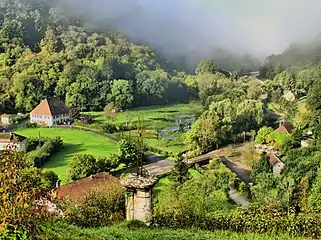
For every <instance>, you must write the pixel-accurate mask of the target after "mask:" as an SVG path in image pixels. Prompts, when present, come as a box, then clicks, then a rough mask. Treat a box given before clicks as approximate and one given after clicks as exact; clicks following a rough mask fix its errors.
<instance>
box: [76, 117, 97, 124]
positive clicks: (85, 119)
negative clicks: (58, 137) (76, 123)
mask: <svg viewBox="0 0 321 240" xmlns="http://www.w3.org/2000/svg"><path fill="white" fill-rule="evenodd" d="M79 119H80V121H81V122H82V123H85V124H91V123H93V122H94V119H93V117H92V116H89V115H81V116H80V118H79Z"/></svg>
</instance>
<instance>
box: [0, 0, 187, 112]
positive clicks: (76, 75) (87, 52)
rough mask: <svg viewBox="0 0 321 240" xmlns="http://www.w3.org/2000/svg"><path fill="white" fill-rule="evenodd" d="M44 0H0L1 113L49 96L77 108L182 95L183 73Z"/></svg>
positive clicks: (149, 101)
mask: <svg viewBox="0 0 321 240" xmlns="http://www.w3.org/2000/svg"><path fill="white" fill-rule="evenodd" d="M48 2H49V1H22V0H15V1H1V9H0V16H1V31H0V32H1V33H0V39H1V40H0V41H1V42H0V53H1V54H0V59H1V60H0V62H1V63H0V64H1V73H0V76H1V78H0V79H1V80H0V99H1V101H0V112H4V111H5V112H12V111H15V110H16V111H23V112H26V111H30V110H31V109H32V108H33V107H35V106H36V105H37V104H38V103H39V101H40V100H41V99H42V98H44V97H50V96H56V97H58V98H60V99H62V100H64V101H66V103H67V104H68V105H69V106H71V107H79V108H81V109H82V110H98V109H99V110H101V109H103V108H104V106H105V105H107V103H108V102H111V101H112V102H114V103H115V105H116V106H117V107H119V108H128V107H132V106H137V105H146V104H164V103H171V102H179V101H186V100H188V88H187V87H186V85H185V84H184V81H183V80H184V75H185V74H184V73H183V72H179V71H177V70H175V68H174V67H173V66H172V65H171V64H169V63H167V62H166V61H165V60H164V59H163V58H162V57H161V56H159V55H158V54H157V53H156V52H155V51H153V50H152V49H150V48H149V47H146V46H142V45H134V44H132V43H130V42H128V41H127V40H126V39H125V38H124V37H122V36H121V35H119V34H115V33H113V32H109V33H108V32H107V33H105V32H104V33H103V32H97V31H94V30H93V28H90V27H88V26H87V27H86V26H85V25H86V24H85V23H80V22H79V21H73V20H72V19H68V18H67V17H64V15H61V14H60V13H59V12H58V10H57V9H56V8H50V7H49V5H48ZM51 4H52V3H51ZM172 93H175V94H172Z"/></svg>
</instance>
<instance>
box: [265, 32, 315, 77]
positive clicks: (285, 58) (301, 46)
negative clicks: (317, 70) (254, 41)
mask: <svg viewBox="0 0 321 240" xmlns="http://www.w3.org/2000/svg"><path fill="white" fill-rule="evenodd" d="M320 60H321V37H320V36H319V37H318V38H316V39H313V40H310V41H309V42H305V43H293V44H291V45H290V46H289V47H288V48H287V49H286V50H285V51H284V52H283V53H281V54H276V55H275V54H274V55H271V56H269V57H267V58H266V60H265V63H264V65H263V66H262V67H261V69H260V74H261V76H262V77H264V78H269V79H271V78H274V77H275V76H276V74H278V73H280V72H282V71H284V70H286V69H288V68H291V69H296V68H302V67H304V66H313V65H316V64H318V63H319V62H320Z"/></svg>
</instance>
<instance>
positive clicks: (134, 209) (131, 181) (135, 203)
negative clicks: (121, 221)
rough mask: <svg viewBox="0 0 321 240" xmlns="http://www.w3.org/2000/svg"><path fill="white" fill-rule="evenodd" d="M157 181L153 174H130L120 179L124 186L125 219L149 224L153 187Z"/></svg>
mask: <svg viewBox="0 0 321 240" xmlns="http://www.w3.org/2000/svg"><path fill="white" fill-rule="evenodd" d="M156 182H157V178H156V177H154V176H149V177H137V176H132V177H129V178H126V179H125V180H123V181H122V184H123V186H124V187H125V188H126V190H127V191H126V220H127V221H130V220H140V221H142V222H145V223H146V224H150V223H151V221H152V216H153V215H152V214H153V206H152V205H153V204H152V203H153V188H154V186H155V184H156Z"/></svg>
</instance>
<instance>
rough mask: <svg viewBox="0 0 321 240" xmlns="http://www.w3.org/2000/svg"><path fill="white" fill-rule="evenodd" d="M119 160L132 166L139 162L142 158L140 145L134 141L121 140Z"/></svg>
mask: <svg viewBox="0 0 321 240" xmlns="http://www.w3.org/2000/svg"><path fill="white" fill-rule="evenodd" d="M119 150H120V153H119V162H120V163H123V164H125V165H126V166H130V165H133V164H136V163H137V160H138V159H139V158H140V152H139V151H138V146H137V145H136V143H134V142H133V141H128V140H121V141H119Z"/></svg>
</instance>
